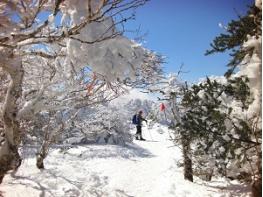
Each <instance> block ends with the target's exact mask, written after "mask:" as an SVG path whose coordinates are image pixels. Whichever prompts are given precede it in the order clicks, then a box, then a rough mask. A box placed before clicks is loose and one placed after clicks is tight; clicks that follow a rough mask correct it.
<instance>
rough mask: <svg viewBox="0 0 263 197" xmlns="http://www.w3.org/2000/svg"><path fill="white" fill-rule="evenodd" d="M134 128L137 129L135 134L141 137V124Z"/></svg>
mask: <svg viewBox="0 0 263 197" xmlns="http://www.w3.org/2000/svg"><path fill="white" fill-rule="evenodd" d="M136 129H137V132H136V136H138V137H140V138H142V126H140V125H137V126H136Z"/></svg>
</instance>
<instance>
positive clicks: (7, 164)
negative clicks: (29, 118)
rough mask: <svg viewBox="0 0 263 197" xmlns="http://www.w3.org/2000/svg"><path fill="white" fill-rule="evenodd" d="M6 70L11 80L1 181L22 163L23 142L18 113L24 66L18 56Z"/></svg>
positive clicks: (0, 150)
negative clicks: (21, 146)
mask: <svg viewBox="0 0 263 197" xmlns="http://www.w3.org/2000/svg"><path fill="white" fill-rule="evenodd" d="M7 63H10V64H8V65H7V66H3V68H4V70H5V71H7V73H8V74H9V75H10V77H11V80H10V83H9V86H8V90H7V93H6V97H5V102H4V106H3V114H2V115H3V125H4V131H3V132H4V133H3V134H2V136H3V140H2V142H1V144H0V183H1V182H2V180H3V178H4V176H5V174H6V173H7V171H9V170H16V169H17V168H18V167H19V166H20V164H21V158H20V155H19V153H18V145H19V144H20V142H21V133H20V130H19V122H18V121H17V119H16V117H17V114H18V102H17V101H18V99H19V98H20V97H21V94H22V80H23V74H24V71H23V68H22V62H21V60H20V59H18V58H14V59H12V60H10V62H7Z"/></svg>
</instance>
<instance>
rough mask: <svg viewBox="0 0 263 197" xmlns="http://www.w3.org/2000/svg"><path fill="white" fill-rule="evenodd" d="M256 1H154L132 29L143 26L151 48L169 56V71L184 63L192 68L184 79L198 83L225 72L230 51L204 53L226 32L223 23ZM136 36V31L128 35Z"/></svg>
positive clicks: (143, 9) (187, 68) (130, 25)
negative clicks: (221, 25) (222, 26)
mask: <svg viewBox="0 0 263 197" xmlns="http://www.w3.org/2000/svg"><path fill="white" fill-rule="evenodd" d="M253 3H254V0H151V1H150V2H148V3H146V5H145V6H143V7H141V8H139V9H138V10H137V11H136V20H135V21H130V22H129V23H127V24H126V26H125V27H126V28H127V29H128V30H132V29H133V30H134V29H136V28H138V27H139V26H140V31H141V34H144V33H148V34H147V36H146V37H145V40H146V43H145V44H144V45H145V46H146V47H147V48H149V49H151V50H154V51H157V52H159V53H161V54H162V55H165V56H167V59H166V61H167V64H165V65H164V67H165V68H164V70H165V72H166V73H169V72H177V71H178V69H179V67H180V65H181V64H182V63H184V70H185V71H189V72H188V73H186V74H184V75H183V76H182V78H183V79H184V80H187V81H190V82H196V81H198V79H199V78H201V77H205V76H209V75H223V74H224V73H225V71H226V70H227V67H226V64H227V63H228V61H229V56H228V55H227V54H214V55H210V56H204V53H205V51H206V50H207V49H209V48H210V46H209V44H210V43H211V42H212V40H213V39H214V38H215V36H217V35H219V34H220V33H223V29H222V28H220V27H219V25H218V24H219V23H222V24H224V25H227V23H228V22H229V21H230V20H232V19H237V14H240V15H244V14H245V13H246V11H247V5H252V4H253ZM127 35H128V36H129V37H134V36H136V35H134V34H127Z"/></svg>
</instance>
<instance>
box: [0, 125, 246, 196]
mask: <svg viewBox="0 0 263 197" xmlns="http://www.w3.org/2000/svg"><path fill="white" fill-rule="evenodd" d="M143 135H144V137H145V138H146V139H147V141H135V142H134V144H128V145H127V146H126V147H122V146H116V145H86V146H77V147H72V148H70V149H67V150H59V149H52V150H51V151H50V154H49V156H48V157H47V159H46V162H45V167H46V169H45V170H42V171H41V170H39V169H37V168H36V167H35V157H34V155H33V154H31V157H27V159H25V160H24V161H23V163H22V166H21V167H20V168H19V170H18V172H17V173H16V175H15V177H12V176H10V175H8V176H6V177H5V179H4V182H3V184H2V185H0V190H1V191H2V194H3V195H4V196H5V197H36V196H40V197H49V196H55V197H75V196H81V197H84V196H85V197H170V196H173V197H174V196H175V197H184V196H185V197H188V196H189V197H192V196H193V197H198V196H200V197H206V196H207V197H208V196H211V197H214V196H215V197H223V196H226V197H228V196H229V197H230V196H250V195H249V192H248V190H249V188H248V187H245V186H244V185H241V184H240V183H238V182H229V181H227V180H226V179H216V180H213V181H211V182H204V181H201V180H199V179H197V178H196V177H195V180H194V183H191V182H189V181H185V180H184V178H183V169H182V168H179V167H177V165H176V163H177V161H178V160H181V159H182V155H181V151H180V148H178V147H176V146H173V144H172V143H171V142H170V141H169V140H168V138H169V137H168V132H167V129H166V128H163V127H158V126H157V125H156V126H155V127H153V128H152V129H148V128H147V127H143Z"/></svg>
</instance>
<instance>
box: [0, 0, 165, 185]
mask: <svg viewBox="0 0 263 197" xmlns="http://www.w3.org/2000/svg"><path fill="white" fill-rule="evenodd" d="M145 2H146V0H130V1H122V0H121V1H115V0H113V1H108V0H98V1H95V0H56V1H50V0H36V1H35V0H23V1H22V0H12V1H5V0H4V1H1V3H0V20H1V27H0V29H1V31H0V32H1V33H0V68H1V76H6V79H7V81H8V84H7V83H3V85H5V87H3V91H4V92H3V93H4V95H5V96H4V97H5V100H4V101H3V103H1V104H2V107H1V108H2V109H1V111H2V117H3V118H2V121H1V122H2V124H3V128H4V129H3V131H2V132H1V133H2V134H1V136H2V138H1V139H3V140H2V142H1V146H0V180H1V181H2V178H3V177H4V174H5V173H6V172H7V171H8V170H11V169H17V168H18V167H19V165H20V163H21V158H20V156H19V153H18V146H19V144H20V142H21V135H22V133H21V128H20V126H21V125H20V123H21V122H22V120H23V119H24V118H26V119H30V118H32V115H34V114H35V113H38V112H41V111H43V110H51V111H52V110H56V111H57V110H61V109H65V108H68V107H77V108H79V107H82V106H85V105H87V104H90V103H98V102H102V101H105V98H108V97H109V95H110V96H111V95H112V94H113V93H118V90H119V87H120V83H122V82H124V81H127V80H129V81H131V82H132V81H135V80H136V79H139V78H140V76H142V75H145V76H148V77H149V75H152V74H156V73H158V72H159V71H160V67H159V63H160V60H161V58H160V57H159V56H158V55H156V54H154V53H152V52H150V51H149V50H146V49H144V48H143V47H141V46H140V45H138V44H137V43H135V42H133V41H131V40H129V39H127V38H126V37H124V36H123V35H122V33H123V31H124V30H123V29H122V24H123V23H124V22H125V21H127V20H128V19H130V18H132V17H133V15H131V16H129V15H127V14H126V15H125V16H127V17H125V18H123V17H122V16H123V15H122V14H121V13H123V12H125V11H127V10H132V9H134V8H137V7H138V6H141V5H143V4H144V3H145ZM1 80H2V78H1ZM4 80H5V79H4ZM110 90H113V91H110ZM1 93H2V89H1ZM1 98H2V97H1Z"/></svg>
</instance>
